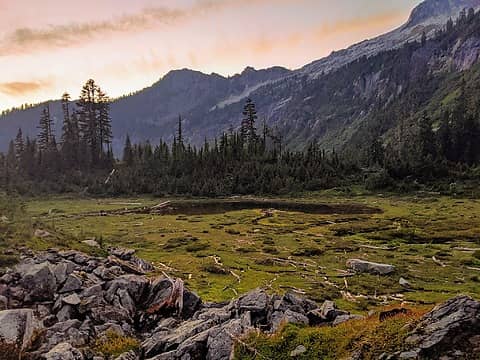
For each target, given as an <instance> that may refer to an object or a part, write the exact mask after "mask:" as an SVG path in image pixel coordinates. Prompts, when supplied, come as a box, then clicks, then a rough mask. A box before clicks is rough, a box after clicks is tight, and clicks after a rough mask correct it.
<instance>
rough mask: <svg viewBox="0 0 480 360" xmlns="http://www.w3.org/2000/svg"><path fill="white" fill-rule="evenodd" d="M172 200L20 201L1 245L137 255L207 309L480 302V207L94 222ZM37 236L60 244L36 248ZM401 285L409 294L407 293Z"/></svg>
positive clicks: (382, 207) (312, 198)
mask: <svg viewBox="0 0 480 360" xmlns="http://www.w3.org/2000/svg"><path fill="white" fill-rule="evenodd" d="M166 200H167V199H158V198H146V197H142V198H134V199H118V198H115V199H107V198H103V199H88V198H75V197H58V198H49V199H48V200H47V199H24V200H21V199H17V200H15V201H14V202H17V203H22V204H23V205H22V206H21V208H20V209H18V207H15V206H13V204H12V201H11V200H10V202H9V204H7V205H8V206H6V205H5V206H4V209H2V211H4V212H8V211H10V213H11V211H12V209H11V208H15V209H16V210H15V211H13V214H17V215H12V216H14V217H15V218H14V219H8V218H7V216H5V218H4V219H3V223H2V227H3V228H2V234H3V238H2V240H1V242H0V246H3V248H9V249H12V248H13V249H16V248H18V247H19V246H29V247H32V248H35V249H45V248H48V247H53V246H55V247H69V248H75V249H79V250H83V251H89V252H92V251H93V252H96V253H98V254H99V255H102V254H103V251H101V250H96V249H91V248H89V247H88V246H86V245H85V244H83V243H82V241H83V240H85V239H90V238H95V239H96V240H97V241H98V242H100V243H101V244H102V246H104V247H106V246H109V245H115V246H124V247H129V248H134V249H136V250H137V252H138V255H139V256H141V257H143V258H145V259H147V260H150V261H152V262H153V263H154V264H155V265H156V266H157V269H158V273H162V272H165V273H168V274H169V275H173V276H178V277H181V278H183V279H184V280H185V282H186V284H187V285H188V286H189V287H190V288H191V289H193V290H195V291H196V292H197V293H198V294H199V295H200V296H201V297H202V298H203V299H204V300H206V301H220V300H227V299H231V298H233V297H235V296H237V294H241V293H244V292H246V291H248V290H251V289H253V288H256V287H259V286H264V287H267V288H270V289H271V290H272V291H276V292H284V291H287V290H293V291H295V292H297V293H301V294H305V295H307V296H309V297H311V298H313V299H315V300H317V301H322V300H325V299H333V300H336V301H337V303H338V304H339V306H340V307H342V308H346V309H350V310H353V311H357V312H362V311H366V310H367V309H370V308H372V307H374V306H381V305H385V304H387V303H395V302H402V301H406V302H412V303H415V304H434V303H438V302H440V301H442V300H445V299H447V298H450V297H452V296H454V295H456V294H458V293H465V294H470V295H473V296H477V297H478V294H480V251H479V250H477V249H480V218H479V215H480V201H478V200H474V199H456V198H447V197H434V196H430V195H428V194H420V195H416V196H413V195H411V196H401V197H400V196H393V195H368V194H362V193H361V192H359V193H358V194H353V195H352V194H349V195H344V194H342V193H339V192H323V193H313V194H305V195H304V196H301V197H297V198H295V199H288V201H293V202H296V203H298V204H300V205H299V206H298V207H297V208H298V209H301V208H302V204H305V205H304V206H305V208H306V209H307V208H308V206H307V205H308V204H331V205H334V204H344V205H348V204H358V205H360V206H357V208H354V209H353V210H352V211H353V212H355V213H348V211H344V210H342V213H335V212H334V211H335V207H334V208H333V209H334V211H333V212H332V213H313V212H302V211H300V210H298V209H296V210H295V211H290V210H288V211H287V210H279V209H272V210H270V211H265V209H261V208H258V209H256V208H255V209H252V208H248V209H243V210H238V209H233V210H232V209H230V208H228V207H225V208H223V207H222V205H221V203H220V204H219V203H215V204H214V206H207V207H205V211H204V212H202V211H198V210H196V211H188V206H187V207H185V206H183V208H187V211H179V212H178V213H172V214H168V215H150V214H148V215H143V214H128V215H112V216H95V215H94V214H91V213H92V212H100V211H107V210H113V209H121V208H131V207H138V206H152V205H155V204H158V203H161V202H163V201H166ZM174 201H175V202H178V203H183V204H184V205H185V204H187V205H188V204H190V203H195V204H197V205H198V204H201V203H202V202H204V203H207V204H208V202H209V200H198V199H196V200H179V199H176V200H174ZM362 206H365V207H368V208H369V209H378V210H379V211H376V212H375V211H374V212H373V213H367V214H365V213H362V212H361V211H358V209H361V208H362ZM8 208H10V210H9V209H8ZM280 208H281V207H280ZM182 212H183V213H182ZM19 214H23V215H19ZM0 215H1V214H0ZM36 229H45V230H47V231H49V232H50V233H51V236H49V237H45V238H42V239H40V238H36V237H34V236H32V233H33V231H34V230H36ZM5 256H6V255H3V257H4V258H5ZM11 256H14V255H11ZM350 258H360V259H365V260H369V261H375V262H382V263H389V264H393V265H395V266H396V268H397V271H396V273H395V274H394V275H390V276H383V277H382V276H377V275H368V274H362V275H354V276H350V274H348V273H347V272H346V270H347V268H346V265H345V262H346V260H348V259H350ZM4 260H5V259H4ZM7 260H8V259H7ZM401 277H403V278H404V279H406V280H407V281H408V282H409V283H410V287H411V288H410V289H405V288H403V287H402V286H401V285H400V284H399V279H400V278H401Z"/></svg>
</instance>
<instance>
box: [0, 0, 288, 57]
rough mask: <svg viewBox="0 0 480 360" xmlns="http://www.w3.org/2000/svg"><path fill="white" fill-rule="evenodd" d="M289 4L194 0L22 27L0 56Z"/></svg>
mask: <svg viewBox="0 0 480 360" xmlns="http://www.w3.org/2000/svg"><path fill="white" fill-rule="evenodd" d="M292 1H295V0H197V2H195V3H194V4H193V5H191V6H190V7H184V8H170V7H151V8H146V9H144V10H142V11H141V12H138V13H134V14H128V15H124V16H120V17H117V18H114V19H112V20H108V21H101V22H84V23H69V24H64V25H51V26H47V27H44V28H28V27H24V28H19V29H16V30H15V31H13V32H11V33H9V34H7V35H6V36H5V37H4V38H3V39H0V56H6V55H15V54H22V53H32V52H36V51H41V50H45V49H48V48H58V47H72V46H75V45H78V44H79V43H82V42H83V41H85V40H87V39H93V38H101V37H103V36H105V35H108V34H113V33H132V32H138V31H143V30H148V29H151V28H153V27H155V26H158V25H161V24H172V23H174V22H177V21H180V20H182V19H186V18H193V17H198V16H201V15H205V14H208V13H213V12H215V11H218V10H220V9H222V8H227V7H233V6H240V5H241V6H245V5H256V4H262V3H277V4H278V3H279V2H292Z"/></svg>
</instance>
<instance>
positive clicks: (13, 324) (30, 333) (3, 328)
mask: <svg viewBox="0 0 480 360" xmlns="http://www.w3.org/2000/svg"><path fill="white" fill-rule="evenodd" d="M38 329H41V326H40V324H39V323H38V322H37V320H36V319H35V316H34V314H33V310H31V309H17V310H4V311H0V340H1V341H3V342H5V343H8V344H15V345H17V346H18V348H20V349H25V348H27V347H28V346H29V345H31V343H32V341H33V338H34V335H35V331H36V330H38Z"/></svg>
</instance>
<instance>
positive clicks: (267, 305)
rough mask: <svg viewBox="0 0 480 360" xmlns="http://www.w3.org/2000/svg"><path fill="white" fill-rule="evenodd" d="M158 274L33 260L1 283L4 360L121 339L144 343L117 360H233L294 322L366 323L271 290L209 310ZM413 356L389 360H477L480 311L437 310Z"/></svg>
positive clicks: (415, 341) (66, 354)
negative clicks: (238, 348)
mask: <svg viewBox="0 0 480 360" xmlns="http://www.w3.org/2000/svg"><path fill="white" fill-rule="evenodd" d="M152 270H153V267H152V265H151V264H149V263H148V262H145V261H143V260H141V259H139V258H137V257H136V256H135V255H134V252H133V251H129V250H122V249H113V250H112V251H111V254H110V256H109V257H108V258H97V257H90V256H88V255H85V254H83V253H80V252H76V251H58V250H50V251H48V252H43V253H38V254H34V253H27V254H25V255H24V256H23V257H22V260H21V262H20V263H19V264H18V265H17V266H15V267H14V268H12V269H8V270H7V271H5V272H4V273H3V274H1V273H0V275H2V276H1V277H0V310H1V311H0V358H1V359H18V358H19V356H20V355H21V358H22V359H45V360H102V359H107V357H106V355H102V354H101V353H99V352H98V351H96V350H95V349H96V344H98V341H99V340H98V339H102V337H105V336H106V334H108V333H112V332H114V333H116V334H118V335H119V336H125V337H134V338H136V339H138V340H139V346H137V347H136V348H135V349H134V350H130V351H128V352H127V353H124V354H122V355H120V356H119V357H117V360H140V359H152V360H153V359H154V360H162V359H165V360H166V359H182V360H188V359H211V360H221V359H230V358H231V354H232V349H233V346H234V343H235V342H236V341H238V340H239V339H241V337H242V336H243V335H245V334H246V333H248V332H249V331H252V330H255V329H257V330H260V331H264V332H274V331H275V330H277V329H278V328H279V326H280V325H281V324H282V323H285V322H291V323H298V324H306V325H312V326H320V325H323V326H337V325H338V324H340V323H342V322H345V321H350V320H352V319H358V318H359V316H355V315H350V314H349V313H347V312H344V311H341V310H338V309H337V308H336V307H335V305H334V303H333V302H331V301H325V302H324V303H323V304H322V305H321V306H319V305H317V304H316V303H315V302H313V301H310V300H306V299H302V298H299V297H298V296H296V295H294V294H293V293H287V294H286V295H284V296H278V295H273V296H271V295H268V294H267V293H266V292H265V291H264V290H262V289H257V290H254V291H252V292H250V293H248V294H246V295H244V296H242V297H240V298H238V299H236V300H233V301H231V302H227V303H218V304H214V303H202V301H201V299H200V298H199V297H198V296H197V295H196V294H195V293H193V292H191V291H189V290H188V289H186V288H184V286H183V282H182V281H181V280H179V279H171V278H169V277H166V276H165V277H157V278H151V277H147V276H146V275H145V274H146V273H147V272H149V271H152ZM394 314H395V312H394V313H393V315H394ZM380 315H382V316H383V317H385V316H388V315H389V314H385V313H384V314H380ZM407 348H408V349H409V351H404V352H401V353H395V354H383V356H382V358H383V359H417V358H420V359H422V358H440V357H442V356H443V358H444V359H455V358H458V359H464V358H472V359H473V358H475V356H478V354H480V303H479V302H477V301H475V300H473V299H471V298H469V297H466V296H460V297H457V298H454V299H451V300H450V301H448V302H446V303H444V304H442V305H440V306H438V307H436V308H435V309H434V310H432V311H431V312H430V313H428V314H427V315H425V316H424V318H423V319H422V320H421V321H420V323H419V324H418V326H417V327H416V328H415V329H411V332H410V334H409V336H408V338H407ZM304 351H305V349H304V348H299V349H295V350H294V351H293V352H292V354H291V355H292V357H295V356H300V355H301V354H302V352H304ZM475 354H477V355H475ZM355 358H358V359H361V358H362V354H356V356H355Z"/></svg>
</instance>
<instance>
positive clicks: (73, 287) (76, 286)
mask: <svg viewBox="0 0 480 360" xmlns="http://www.w3.org/2000/svg"><path fill="white" fill-rule="evenodd" d="M81 288H82V279H80V278H79V277H78V276H77V275H75V274H70V275H68V277H67V280H66V281H65V284H64V285H63V287H62V288H61V289H60V290H59V291H58V292H59V293H68V292H72V291H77V290H80V289H81Z"/></svg>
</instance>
